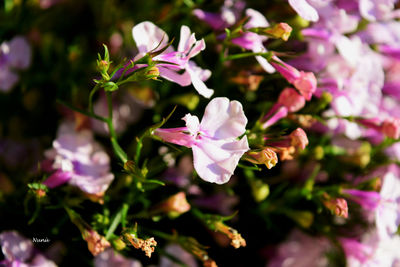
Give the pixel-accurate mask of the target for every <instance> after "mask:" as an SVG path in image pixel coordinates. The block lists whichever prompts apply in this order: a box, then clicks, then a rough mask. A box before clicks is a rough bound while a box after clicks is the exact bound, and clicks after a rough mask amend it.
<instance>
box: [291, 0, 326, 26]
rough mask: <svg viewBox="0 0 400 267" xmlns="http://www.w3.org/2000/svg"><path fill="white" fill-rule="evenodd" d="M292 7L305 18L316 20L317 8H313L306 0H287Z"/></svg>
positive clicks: (317, 17)
mask: <svg viewBox="0 0 400 267" xmlns="http://www.w3.org/2000/svg"><path fill="white" fill-rule="evenodd" d="M289 4H290V5H291V6H292V8H293V9H294V10H295V11H296V12H297V14H299V16H300V17H302V18H303V19H305V20H309V21H314V22H315V21H318V19H319V16H318V12H317V10H315V8H313V7H312V6H311V5H310V4H309V3H307V1H306V0H289Z"/></svg>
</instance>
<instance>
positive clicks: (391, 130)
mask: <svg viewBox="0 0 400 267" xmlns="http://www.w3.org/2000/svg"><path fill="white" fill-rule="evenodd" d="M381 129H382V133H383V134H384V135H386V136H387V137H389V138H393V139H398V138H399V137H400V119H398V118H387V119H385V120H384V121H383V123H382V125H381Z"/></svg>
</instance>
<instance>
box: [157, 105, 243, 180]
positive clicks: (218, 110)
mask: <svg viewBox="0 0 400 267" xmlns="http://www.w3.org/2000/svg"><path fill="white" fill-rule="evenodd" d="M182 119H183V120H184V121H185V122H186V127H179V128H171V129H157V130H155V132H154V134H155V135H157V136H159V137H160V138H162V139H163V140H164V141H166V142H170V143H174V144H177V145H181V146H186V147H189V148H192V150H193V163H194V168H195V170H196V172H197V173H198V174H199V176H200V178H202V179H203V180H205V181H208V182H212V183H217V184H223V183H226V182H228V181H229V179H230V177H231V176H232V174H233V172H234V170H235V168H236V165H237V164H238V162H239V160H240V158H241V157H242V155H243V154H244V153H245V152H246V151H247V150H249V145H248V142H247V137H246V136H244V137H242V139H240V140H238V137H239V136H241V135H242V134H243V133H244V132H245V130H246V124H247V118H246V116H245V115H244V112H243V107H242V104H240V103H239V102H238V101H229V99H228V98H225V97H218V98H214V99H213V100H211V101H210V103H208V105H207V107H206V109H205V112H204V116H203V118H202V120H201V122H199V119H198V117H197V116H192V115H191V114H186V116H185V117H183V118H182Z"/></svg>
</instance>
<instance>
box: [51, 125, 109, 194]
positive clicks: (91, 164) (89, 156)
mask: <svg viewBox="0 0 400 267" xmlns="http://www.w3.org/2000/svg"><path fill="white" fill-rule="evenodd" d="M45 155H46V157H47V160H48V161H49V162H50V164H51V165H50V170H49V171H53V173H52V174H51V175H50V176H49V177H48V178H47V180H46V181H44V184H45V185H47V186H48V187H50V188H54V187H57V186H59V185H61V184H63V183H66V182H68V183H69V184H70V185H73V186H77V187H79V188H80V189H81V190H82V191H84V192H86V193H88V194H95V195H98V196H101V195H102V194H103V193H104V192H105V191H106V190H107V188H108V186H109V185H110V183H111V182H112V180H113V179H114V175H113V174H112V173H110V158H109V157H108V155H107V154H106V153H105V152H104V151H103V149H102V148H101V147H100V145H99V144H98V143H96V142H95V141H94V140H93V136H92V133H91V132H89V131H81V132H76V131H75V130H74V129H73V126H72V125H69V124H63V125H61V126H60V129H59V131H58V137H57V139H56V140H55V141H54V142H53V148H52V149H50V150H47V151H46V153H45Z"/></svg>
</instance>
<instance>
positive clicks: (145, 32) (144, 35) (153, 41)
mask: <svg viewBox="0 0 400 267" xmlns="http://www.w3.org/2000/svg"><path fill="white" fill-rule="evenodd" d="M132 35H133V39H134V40H135V43H136V46H137V48H138V50H139V53H147V52H149V51H151V50H153V49H154V48H156V47H157V46H158V45H159V44H160V42H161V44H160V45H159V48H162V47H164V46H165V45H167V44H168V35H167V34H166V33H165V32H164V31H163V30H161V29H160V28H158V27H157V26H156V25H154V23H152V22H150V21H144V22H141V23H139V24H137V25H136V26H135V27H133V29H132ZM161 40H162V41H161ZM166 52H170V51H168V49H167V50H166Z"/></svg>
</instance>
